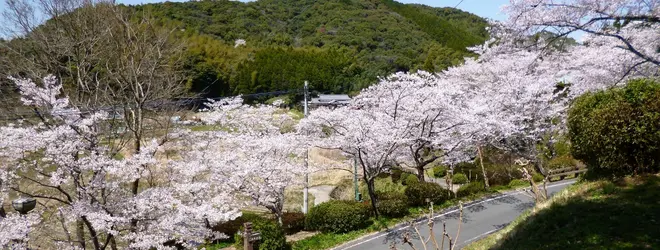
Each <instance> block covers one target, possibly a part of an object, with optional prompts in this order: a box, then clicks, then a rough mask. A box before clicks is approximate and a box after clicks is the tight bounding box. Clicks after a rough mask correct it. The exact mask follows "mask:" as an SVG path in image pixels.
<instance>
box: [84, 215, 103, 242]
mask: <svg viewBox="0 0 660 250" xmlns="http://www.w3.org/2000/svg"><path fill="white" fill-rule="evenodd" d="M82 221H83V222H84V223H85V225H86V226H87V230H88V231H89V235H90V238H92V243H93V244H94V249H96V250H100V249H101V243H100V242H99V236H98V234H97V233H96V230H94V226H92V223H90V222H89V220H87V218H86V217H85V216H83V217H82Z"/></svg>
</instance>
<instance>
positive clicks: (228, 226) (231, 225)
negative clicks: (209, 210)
mask: <svg viewBox="0 0 660 250" xmlns="http://www.w3.org/2000/svg"><path fill="white" fill-rule="evenodd" d="M260 219H264V218H263V217H261V216H259V215H257V214H255V213H249V212H243V214H242V215H241V216H239V217H238V218H236V219H234V220H231V221H227V222H224V223H220V224H217V225H214V226H212V227H211V230H213V232H216V233H223V234H225V235H227V236H228V237H229V238H227V239H223V240H220V241H221V242H229V243H231V242H232V241H233V239H232V237H233V236H234V234H236V233H237V232H238V231H239V230H240V229H241V227H242V226H243V223H245V222H251V221H256V220H260Z"/></svg>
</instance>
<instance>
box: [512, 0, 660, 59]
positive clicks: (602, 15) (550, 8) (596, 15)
mask: <svg viewBox="0 0 660 250" xmlns="http://www.w3.org/2000/svg"><path fill="white" fill-rule="evenodd" d="M659 10H660V2H659V1H656V0H650V1H647V0H606V1H603V0H581V1H575V0H561V1H556V0H512V1H511V2H510V4H509V5H507V6H505V7H504V12H505V13H506V14H507V15H508V16H509V19H508V20H507V22H506V26H507V28H509V30H510V31H513V32H515V33H516V34H519V35H528V34H530V33H536V32H539V31H551V32H553V33H555V34H557V36H556V37H555V38H554V39H559V38H561V37H565V36H567V35H569V34H571V33H574V32H576V31H582V32H586V33H588V34H590V35H592V37H599V40H600V41H598V42H606V43H608V44H609V45H610V46H613V47H616V48H618V49H620V50H623V51H626V52H628V53H631V54H633V55H634V56H635V57H637V58H638V60H637V61H638V63H637V64H635V65H633V68H634V67H637V66H640V65H642V64H645V63H650V64H655V65H656V66H660V57H659V56H658V38H659V37H660V34H658V32H657V30H658V29H660V11H659ZM590 42H591V41H590ZM593 42H596V41H593Z"/></svg>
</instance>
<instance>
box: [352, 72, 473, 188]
mask: <svg viewBox="0 0 660 250" xmlns="http://www.w3.org/2000/svg"><path fill="white" fill-rule="evenodd" d="M456 86H457V85H455V84H452V83H450V82H449V81H443V80H442V79H440V78H438V77H437V76H435V75H432V74H430V73H427V72H418V73H415V74H406V73H396V74H394V75H391V76H389V77H387V78H385V79H383V80H381V81H380V82H379V83H378V84H376V85H374V86H372V87H370V88H368V89H365V90H363V91H362V92H361V93H360V95H358V96H357V97H356V98H355V101H354V102H355V104H354V105H356V106H358V107H360V109H362V110H370V111H372V112H381V113H384V114H387V115H388V116H390V117H392V119H395V120H400V121H401V122H397V123H395V124H397V125H401V126H403V127H402V128H399V129H400V131H405V134H402V135H401V141H400V142H399V144H400V147H397V149H398V150H397V151H396V152H395V153H396V154H397V155H398V156H397V157H395V158H400V159H401V160H402V161H405V162H410V163H412V165H413V166H414V168H415V169H416V170H417V177H418V178H419V180H420V181H424V171H425V170H426V168H427V167H428V166H429V165H431V164H432V163H434V162H436V161H438V160H441V159H442V158H443V157H447V156H448V155H449V154H450V153H452V152H453V151H454V150H455V149H456V148H457V147H458V146H459V145H460V144H461V142H462V139H463V138H461V137H459V136H458V134H457V133H455V132H456V128H457V127H459V126H461V125H464V120H465V117H463V116H464V115H467V114H469V113H467V112H465V110H463V109H462V108H464V107H465V106H464V105H463V104H462V103H461V102H462V101H463V99H462V98H461V96H460V94H461V93H459V92H457V91H456V90H457V89H456Z"/></svg>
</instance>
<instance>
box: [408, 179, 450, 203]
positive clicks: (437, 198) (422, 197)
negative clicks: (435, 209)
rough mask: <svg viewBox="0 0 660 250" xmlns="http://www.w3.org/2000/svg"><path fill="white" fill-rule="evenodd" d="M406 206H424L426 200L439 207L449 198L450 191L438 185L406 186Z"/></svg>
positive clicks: (418, 184)
mask: <svg viewBox="0 0 660 250" xmlns="http://www.w3.org/2000/svg"><path fill="white" fill-rule="evenodd" d="M405 194H406V196H407V197H408V204H410V205H411V206H426V205H427V203H426V198H429V199H430V200H431V201H433V203H434V204H437V205H440V204H442V203H444V202H445V201H447V200H449V199H450V198H451V195H450V191H449V190H447V189H444V188H442V187H441V186H440V185H439V184H438V183H432V182H420V183H417V184H414V185H410V186H408V188H406V191H405Z"/></svg>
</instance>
